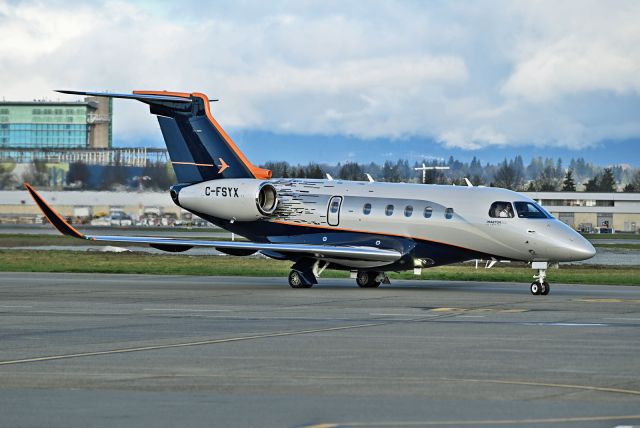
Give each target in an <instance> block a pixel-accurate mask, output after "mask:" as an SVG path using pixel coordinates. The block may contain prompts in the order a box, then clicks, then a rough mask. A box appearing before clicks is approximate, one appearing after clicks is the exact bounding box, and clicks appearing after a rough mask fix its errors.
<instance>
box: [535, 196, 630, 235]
mask: <svg viewBox="0 0 640 428" xmlns="http://www.w3.org/2000/svg"><path fill="white" fill-rule="evenodd" d="M524 194H525V195H527V196H528V197H530V198H531V199H534V200H535V201H537V202H538V203H539V204H541V205H542V206H543V207H545V209H546V210H547V211H549V212H550V213H551V214H553V216H554V217H556V218H557V219H559V220H560V221H562V222H564V223H566V224H568V225H569V226H571V227H572V228H574V229H576V230H580V231H583V232H587V233H588V232H593V231H595V232H597V231H599V230H597V229H602V230H608V229H611V230H613V231H617V232H637V231H638V229H639V228H640V193H587V192H528V193H524Z"/></svg>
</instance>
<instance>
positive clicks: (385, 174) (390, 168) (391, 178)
mask: <svg viewBox="0 0 640 428" xmlns="http://www.w3.org/2000/svg"><path fill="white" fill-rule="evenodd" d="M382 179H383V180H384V181H388V182H392V183H393V182H398V181H400V180H399V177H398V171H397V169H396V166H395V165H394V164H393V163H391V162H390V161H385V162H384V166H383V167H382Z"/></svg>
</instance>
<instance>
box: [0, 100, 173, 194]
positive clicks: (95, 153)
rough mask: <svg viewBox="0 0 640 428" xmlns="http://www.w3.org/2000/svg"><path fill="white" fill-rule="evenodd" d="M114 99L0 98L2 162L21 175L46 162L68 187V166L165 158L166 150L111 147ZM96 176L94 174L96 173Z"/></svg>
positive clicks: (55, 184)
mask: <svg viewBox="0 0 640 428" xmlns="http://www.w3.org/2000/svg"><path fill="white" fill-rule="evenodd" d="M112 125H113V100H112V99H111V98H105V97H85V98H83V99H81V100H78V101H47V100H33V101H0V163H2V164H4V165H5V166H7V165H10V166H11V167H12V169H11V171H12V172H13V175H14V176H15V177H16V181H20V177H21V176H22V175H23V174H24V172H25V170H26V169H28V167H29V165H30V163H32V162H33V161H40V162H44V163H45V164H46V167H47V170H48V171H49V175H50V186H51V187H52V188H60V187H64V186H65V185H67V184H68V183H66V174H67V172H68V171H69V165H70V164H72V163H76V162H81V163H83V164H85V165H87V166H90V167H92V168H93V170H92V173H95V172H96V171H98V170H99V168H94V167H103V166H110V165H116V164H117V165H122V166H124V167H133V168H143V167H145V166H146V165H147V164H148V163H149V162H156V163H157V162H166V160H167V152H166V150H165V149H156V148H146V147H136V148H130V147H123V148H115V147H113V132H112V128H113V126H112ZM94 175H95V174H94Z"/></svg>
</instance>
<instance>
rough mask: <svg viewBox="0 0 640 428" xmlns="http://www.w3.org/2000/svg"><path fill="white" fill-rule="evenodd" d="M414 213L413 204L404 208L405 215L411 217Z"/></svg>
mask: <svg viewBox="0 0 640 428" xmlns="http://www.w3.org/2000/svg"><path fill="white" fill-rule="evenodd" d="M412 214H413V207H412V206H411V205H407V206H406V207H405V209H404V216H405V217H411V215H412Z"/></svg>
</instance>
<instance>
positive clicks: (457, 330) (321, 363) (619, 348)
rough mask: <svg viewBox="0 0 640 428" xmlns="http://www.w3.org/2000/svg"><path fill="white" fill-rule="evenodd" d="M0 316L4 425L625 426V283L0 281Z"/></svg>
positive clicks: (633, 325)
mask: <svg viewBox="0 0 640 428" xmlns="http://www.w3.org/2000/svg"><path fill="white" fill-rule="evenodd" d="M550 279H551V280H553V278H552V277H551V278H550ZM0 320H1V321H0V418H1V421H0V425H2V426H65V427H68V426H93V427H100V426H114V425H120V426H149V427H162V426H207V427H210V426H221V427H222V426H224V427H236V426H237V427H303V426H304V427H310V426H324V427H327V426H376V427H387V426H496V425H502V426H535V427H540V426H564V425H566V426H581V427H615V426H621V425H623V426H629V425H639V424H640V288H638V287H617V286H598V285H581V286H577V285H558V284H552V290H551V294H550V295H549V296H546V297H545V296H532V295H531V294H529V291H528V285H527V284H511V283H475V282H442V281H396V282H395V283H394V284H393V285H391V286H386V287H382V288H380V289H359V288H357V287H356V286H355V284H354V283H353V282H352V281H350V280H332V279H323V280H322V281H321V284H319V285H318V286H316V287H314V288H312V289H308V290H294V289H291V288H289V286H288V285H287V283H286V278H220V277H189V276H149V275H102V274H92V275H88V274H34V273H2V274H0ZM323 424H325V425H323Z"/></svg>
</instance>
